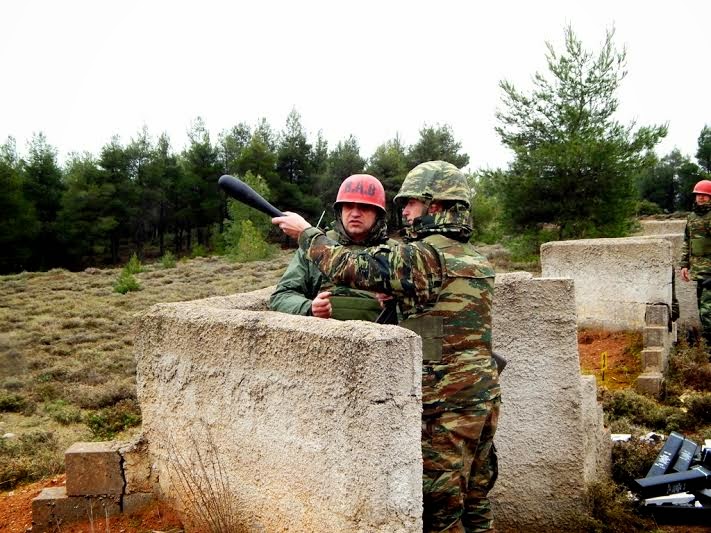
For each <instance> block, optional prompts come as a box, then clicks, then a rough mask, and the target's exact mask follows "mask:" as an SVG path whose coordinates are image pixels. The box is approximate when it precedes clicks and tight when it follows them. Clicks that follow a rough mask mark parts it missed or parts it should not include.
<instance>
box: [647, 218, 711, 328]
mask: <svg viewBox="0 0 711 533" xmlns="http://www.w3.org/2000/svg"><path fill="white" fill-rule="evenodd" d="M640 224H641V225H642V235H643V236H645V237H651V238H663V239H666V240H668V241H669V242H671V243H672V256H673V261H674V269H675V274H676V297H677V300H678V301H679V319H678V325H679V331H680V333H682V334H684V333H685V332H686V330H687V329H689V328H699V327H700V323H699V306H698V304H697V302H696V282H695V281H691V282H685V281H683V280H682V279H681V274H680V273H679V268H678V264H679V260H680V259H681V249H682V246H683V244H684V231H685V230H686V219H685V218H677V219H670V220H642V221H640Z"/></svg>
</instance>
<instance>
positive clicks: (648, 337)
mask: <svg viewBox="0 0 711 533" xmlns="http://www.w3.org/2000/svg"><path fill="white" fill-rule="evenodd" d="M668 335H669V330H668V329H667V327H666V326H646V327H645V328H644V329H643V330H642V342H643V346H644V347H645V348H657V347H663V346H666V345H667V344H668V342H667V337H668Z"/></svg>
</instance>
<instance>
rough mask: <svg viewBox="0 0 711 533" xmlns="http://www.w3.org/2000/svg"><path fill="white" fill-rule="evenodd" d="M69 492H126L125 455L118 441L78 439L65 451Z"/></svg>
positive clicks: (70, 494) (106, 493)
mask: <svg viewBox="0 0 711 533" xmlns="http://www.w3.org/2000/svg"><path fill="white" fill-rule="evenodd" d="M64 464H65V467H66V471H67V494H68V495H69V496H100V495H116V496H120V495H121V494H122V493H123V487H124V478H123V472H122V470H121V455H120V454H119V452H118V450H117V444H116V443H115V442H75V443H74V444H72V445H71V446H70V447H69V449H68V450H67V451H66V452H65V454H64Z"/></svg>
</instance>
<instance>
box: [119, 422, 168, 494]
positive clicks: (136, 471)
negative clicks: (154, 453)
mask: <svg viewBox="0 0 711 533" xmlns="http://www.w3.org/2000/svg"><path fill="white" fill-rule="evenodd" d="M119 453H120V454H121V457H122V459H123V477H124V480H125V481H126V485H125V488H124V494H133V493H134V492H153V491H154V490H155V488H156V485H157V484H158V481H157V479H156V478H155V476H154V475H153V469H152V463H151V457H150V455H149V454H148V443H147V442H146V440H145V438H143V436H141V437H140V438H138V439H137V440H136V441H133V442H129V443H126V444H125V445H124V446H121V447H120V448H119Z"/></svg>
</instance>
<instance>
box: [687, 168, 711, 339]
mask: <svg viewBox="0 0 711 533" xmlns="http://www.w3.org/2000/svg"><path fill="white" fill-rule="evenodd" d="M694 195H695V199H694V209H693V211H692V212H691V213H690V214H689V216H688V218H687V223H686V231H685V234H684V247H683V248H682V254H681V262H680V265H679V266H680V267H681V278H682V279H683V280H684V281H690V280H692V279H693V280H695V281H696V299H697V302H698V304H699V318H700V321H701V329H702V331H703V336H704V338H705V339H706V343H707V344H708V345H709V346H711V229H710V228H711V181H709V180H701V181H699V182H698V183H697V184H696V185H695V186H694Z"/></svg>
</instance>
